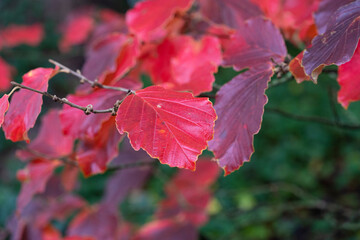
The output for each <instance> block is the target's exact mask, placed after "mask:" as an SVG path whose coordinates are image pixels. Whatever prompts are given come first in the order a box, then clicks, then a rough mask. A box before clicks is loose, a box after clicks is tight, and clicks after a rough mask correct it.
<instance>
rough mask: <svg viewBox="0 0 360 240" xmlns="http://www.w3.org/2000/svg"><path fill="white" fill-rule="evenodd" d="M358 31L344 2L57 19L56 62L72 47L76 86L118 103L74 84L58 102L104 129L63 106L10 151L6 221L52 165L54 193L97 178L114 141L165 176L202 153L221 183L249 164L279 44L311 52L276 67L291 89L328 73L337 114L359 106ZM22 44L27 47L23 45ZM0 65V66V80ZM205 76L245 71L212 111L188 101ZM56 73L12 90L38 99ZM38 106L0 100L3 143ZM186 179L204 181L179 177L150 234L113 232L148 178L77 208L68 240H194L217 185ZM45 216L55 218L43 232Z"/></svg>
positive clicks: (154, 8)
mask: <svg viewBox="0 0 360 240" xmlns="http://www.w3.org/2000/svg"><path fill="white" fill-rule="evenodd" d="M316 9H317V10H316ZM315 10H316V12H315V15H314V16H315V17H314V18H313V17H312V16H313V15H312V14H313V12H314V11H315ZM264 16H266V17H268V18H270V19H267V18H265V17H264ZM325 18H329V20H324V19H325ZM359 19H360V2H359V1H350V0H346V1H341V3H339V1H337V0H322V1H320V0H319V1H299V0H285V1H258V0H251V1H250V0H241V1H238V0H223V1H220V0H198V1H196V0H186V1H183V0H181V1H180V0H174V1H165V0H145V1H142V2H140V3H138V4H137V5H136V6H135V7H134V8H133V9H131V10H129V11H128V12H127V13H126V15H125V16H122V15H120V14H117V13H115V12H112V11H110V10H96V9H94V8H87V9H82V10H79V11H76V12H74V13H72V14H70V15H69V17H68V18H67V19H66V20H65V22H64V23H63V24H62V26H61V27H60V28H61V31H62V32H63V37H62V39H61V41H60V43H59V49H60V50H61V51H62V52H66V51H69V50H70V49H71V47H72V46H74V45H78V44H85V45H86V48H85V49H86V54H85V55H86V58H85V63H84V66H83V69H82V71H81V72H82V74H83V75H84V76H85V77H86V78H88V79H91V80H94V81H95V80H96V82H97V83H100V84H104V85H107V86H111V87H121V88H125V89H131V90H132V91H130V92H128V93H126V92H121V91H114V90H112V89H99V88H96V87H95V88H92V87H90V86H89V85H86V84H85V85H81V86H79V87H78V88H77V89H76V91H75V93H74V94H71V95H69V96H68V97H67V100H68V101H70V102H72V103H75V104H77V105H81V106H89V104H91V106H92V107H93V108H95V109H109V108H112V107H114V108H113V109H114V111H116V112H115V113H116V117H114V116H112V115H110V114H97V115H95V114H93V115H90V116H85V115H84V113H83V112H81V111H80V110H78V109H74V108H71V107H70V106H67V105H65V106H64V107H63V108H62V109H61V110H56V111H50V112H48V113H47V114H46V115H45V116H44V118H43V120H42V127H41V129H40V132H39V134H38V136H37V137H36V138H35V139H34V140H33V141H32V142H31V143H30V144H29V145H28V149H27V150H24V151H19V152H18V156H19V157H20V158H21V159H23V160H26V161H30V163H29V164H28V166H27V167H26V168H25V169H24V170H22V171H20V172H19V173H18V178H19V179H20V180H21V181H22V182H23V186H22V191H21V193H20V197H19V200H18V211H19V212H24V211H25V209H26V208H27V207H28V206H29V205H31V199H32V198H33V196H34V195H36V194H39V193H45V192H46V185H47V184H48V183H49V182H51V179H52V177H53V172H54V169H55V168H57V167H59V166H60V165H63V162H62V161H58V160H61V159H63V158H66V159H67V161H69V162H68V164H70V165H67V166H66V167H65V168H64V171H63V172H62V177H61V178H60V180H59V181H60V182H61V186H62V187H63V189H64V190H66V191H70V190H72V189H73V188H74V186H75V185H76V176H77V174H78V170H77V168H76V167H73V166H72V165H76V166H78V167H79V168H80V170H81V171H82V173H83V174H84V175H85V176H91V175H94V174H98V173H103V172H105V171H106V169H107V167H108V166H109V164H111V163H112V164H114V162H116V161H117V160H116V159H118V158H116V157H117V156H119V157H120V156H121V155H122V154H123V153H121V152H120V153H119V148H118V146H119V143H120V142H121V141H122V140H123V139H124V137H125V134H124V133H126V134H127V136H128V138H129V140H130V144H131V146H132V148H133V149H135V150H140V148H142V149H144V150H145V151H146V152H147V153H148V155H150V156H151V157H153V158H158V159H159V160H160V162H161V163H163V164H168V165H169V166H172V167H180V168H186V169H191V170H195V168H196V162H197V159H198V156H199V155H200V154H201V153H202V151H203V150H204V149H206V148H207V147H209V150H211V151H212V152H213V153H214V156H215V159H216V160H217V162H218V164H219V165H220V166H221V167H222V168H223V169H224V170H225V174H230V173H231V172H233V171H235V170H236V169H238V168H239V167H240V166H242V165H243V163H244V162H246V161H249V160H250V157H251V155H252V153H253V152H254V148H253V139H254V135H255V134H256V133H258V131H259V130H260V127H261V121H262V116H263V112H264V105H265V104H266V103H267V97H266V95H265V91H266V89H267V87H268V82H269V81H270V79H271V77H272V75H273V73H274V69H275V67H276V66H277V65H278V64H280V63H283V62H284V59H285V56H286V55H287V51H286V47H285V43H284V37H283V35H284V36H285V38H286V39H288V40H290V41H292V42H293V43H296V44H300V43H301V44H306V45H308V44H309V43H310V39H312V38H313V37H314V36H315V37H314V39H313V41H312V43H311V46H310V47H308V48H307V49H306V50H305V51H304V52H302V53H301V54H299V55H298V56H297V57H296V58H294V59H293V60H292V62H291V63H290V70H291V72H292V73H293V75H294V76H295V78H296V80H297V81H298V82H301V81H304V80H313V81H316V79H317V77H318V75H319V74H320V73H321V71H322V68H323V67H324V66H326V65H330V64H336V65H341V66H340V67H339V83H340V85H341V90H340V91H339V102H340V103H341V104H343V106H344V107H347V106H348V104H349V102H351V101H356V100H360V92H359V88H356V87H354V84H355V85H359V82H360V81H358V79H357V77H358V76H357V74H356V73H357V71H358V70H357V62H358V60H359V54H360V52H359V50H356V48H357V44H358V41H359V37H360V30H359V29H360V28H359V27H358V25H359ZM9 31H10V32H11V31H13V30H11V29H10V30H9ZM34 32H36V31H35V30H34ZM317 32H318V35H316V34H317ZM281 33H283V35H282V34H281ZM15 35H16V34H15ZM18 35H21V34H18ZM0 36H1V34H0ZM10 36H11V35H10ZM0 39H1V38H0ZM19 39H21V38H16V37H14V39H12V38H7V39H5V40H2V41H1V44H0V45H1V46H13V45H14V44H18V43H19V42H21V41H19ZM29 40H30V42H29V43H30V44H34V43H35V42H36V41H35V40H34V39H32V38H29ZM354 52H355V54H354ZM3 65H5V64H2V65H1V61H0V69H1V66H3ZM219 67H232V68H233V69H235V70H237V71H240V70H244V69H247V71H245V72H244V73H241V74H239V75H237V76H235V77H234V78H233V79H232V80H231V81H229V82H228V83H226V84H225V85H223V86H221V88H220V89H219V90H218V91H217V94H216V98H215V105H214V107H213V105H212V103H211V102H210V101H209V99H208V98H202V97H195V96H199V95H201V94H203V93H205V92H209V91H212V90H213V84H214V81H215V78H214V73H216V72H217V70H218V68H219ZM5 69H7V70H6V71H4V72H5V74H4V76H5V78H9V75H10V71H9V69H8V67H5ZM58 73H59V69H57V68H55V69H51V68H48V69H44V68H37V69H35V70H32V71H30V72H29V73H27V74H25V75H24V77H23V85H25V86H27V87H31V88H33V89H35V90H37V91H41V92H46V91H47V88H48V82H49V80H50V78H51V77H53V76H54V75H55V74H58ZM142 74H146V75H148V76H150V78H151V81H152V83H153V84H154V85H157V86H151V87H147V88H144V89H142V83H141V81H140V77H141V75H142ZM119 101H120V102H121V104H120V105H119V106H117V107H116V108H115V106H116V105H114V104H115V103H116V102H119ZM41 105H42V96H41V95H37V94H35V93H33V92H29V91H28V90H26V89H21V90H20V91H19V92H16V93H14V95H13V97H12V99H11V103H10V105H9V95H4V96H3V97H2V98H1V99H0V125H2V127H3V130H4V132H5V136H6V138H7V139H11V140H12V141H22V140H25V141H27V142H30V139H29V138H28V134H27V133H28V131H29V130H30V129H31V128H32V127H33V126H34V124H35V122H36V119H37V117H38V115H39V113H40V110H41ZM6 112H7V113H6ZM5 113H6V115H5ZM4 115H5V118H4ZM215 120H216V123H215ZM54 123H56V124H54ZM50 129H51V131H50ZM49 132H51V134H48V133H49ZM114 159H115V160H114ZM71 164H72V165H71ZM202 165H204V166H202ZM205 165H206V166H205ZM199 168H204V169H206V170H205V171H204V173H199V172H196V173H198V175H196V174H195V175H191V174H190V173H189V172H181V173H179V175H177V176H176V177H175V179H174V180H173V181H171V182H170V183H169V185H168V186H167V187H166V190H165V192H166V194H167V199H165V200H164V201H163V202H162V203H161V205H160V208H159V210H158V212H157V214H156V216H155V221H154V222H152V223H149V224H148V225H146V226H145V227H144V228H142V229H141V230H140V231H138V232H137V233H136V234H135V235H133V231H132V227H131V224H128V223H124V222H122V221H121V219H120V216H118V214H117V211H116V206H117V205H118V204H119V202H121V200H122V199H123V197H124V196H125V195H126V193H127V192H128V191H129V189H131V188H133V187H138V186H140V185H141V184H142V182H143V181H144V180H145V179H146V177H147V175H148V173H147V172H148V169H147V170H146V171H145V172H142V173H141V172H136V171H143V170H144V169H134V170H129V171H124V172H120V173H119V174H117V175H119V176H117V175H116V176H114V178H113V179H111V180H110V181H109V184H110V185H111V184H119V181H120V180H121V181H123V180H124V178H126V180H127V182H129V184H130V183H131V184H132V185H131V186H127V187H124V188H121V189H117V190H114V189H116V188H109V190H108V191H107V192H106V194H105V196H104V198H103V201H102V202H101V203H99V204H98V205H94V206H88V205H87V206H85V207H82V208H81V212H80V213H79V214H78V215H77V216H76V217H75V219H74V220H73V221H72V222H71V224H70V226H69V230H68V233H69V234H68V235H69V236H74V237H75V236H80V237H89V236H90V237H92V238H94V239H120V238H122V237H123V236H132V237H134V238H135V239H166V236H172V235H174V234H177V235H179V236H183V237H182V238H186V239H192V238H194V236H196V227H197V226H200V225H202V224H204V223H205V222H206V220H207V215H206V205H207V203H208V202H209V199H210V197H211V195H210V192H209V186H210V185H211V183H212V182H213V181H214V179H216V176H217V174H218V171H217V169H216V168H215V167H214V163H211V164H210V163H209V162H206V163H201V162H200V163H199ZM203 174H204V175H203ZM115 177H116V178H115ZM117 179H120V180H117ZM129 179H132V180H131V181H129ZM66 191H65V192H66ZM109 199H112V200H109ZM85 205H86V204H85ZM60 206H61V204H60ZM21 214H23V213H21ZM21 214H20V216H21V217H20V220H19V219H18V221H20V222H19V223H18V224H20V225H21V226H24V225H26V224H27V222H26V221H27V220H26V217H24V219H22V215H21ZM25 216H26V215H25ZM52 217H56V215H54V216H51V217H48V219H49V218H52ZM120 222H122V223H121V224H120ZM94 226H103V227H99V229H96V228H95V227H94ZM18 229H22V228H21V227H19V228H18ZM39 229H40V230H39ZM17 231H19V230H17ZM21 231H24V230H21ZM34 231H35V230H34ZM36 231H40V233H41V234H45V235H46V236H49V237H48V238H51V237H53V236H54V237H53V238H55V239H61V238H62V237H61V235H60V234H59V233H58V231H57V230H56V229H55V228H54V227H52V226H51V225H49V222H46V221H45V223H44V224H42V225H41V226H37V230H36ZM181 234H184V235H181ZM186 234H187V235H186ZM65 239H68V238H65ZM80 239H86V238H80Z"/></svg>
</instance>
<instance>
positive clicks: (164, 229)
mask: <svg viewBox="0 0 360 240" xmlns="http://www.w3.org/2000/svg"><path fill="white" fill-rule="evenodd" d="M197 235H198V234H197V230H196V228H195V227H194V226H193V225H191V224H190V223H187V222H185V221H181V220H180V221H179V220H176V219H165V220H157V221H153V222H150V223H148V224H146V225H145V226H143V227H142V228H141V229H140V231H139V232H138V234H137V235H136V236H135V238H134V240H167V239H172V240H184V239H186V240H196V239H198V236H197Z"/></svg>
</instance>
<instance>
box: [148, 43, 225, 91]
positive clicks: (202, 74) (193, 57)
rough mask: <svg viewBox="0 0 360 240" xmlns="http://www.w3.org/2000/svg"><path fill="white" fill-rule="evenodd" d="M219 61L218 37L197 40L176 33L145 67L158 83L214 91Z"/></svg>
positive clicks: (159, 48) (187, 88) (189, 89)
mask: <svg viewBox="0 0 360 240" xmlns="http://www.w3.org/2000/svg"><path fill="white" fill-rule="evenodd" d="M220 62H221V46H220V42H219V40H218V39H217V38H215V37H210V36H205V37H203V39H201V40H200V41H195V40H193V38H191V37H189V36H177V37H173V38H168V39H165V40H164V41H163V42H162V43H161V44H160V45H159V46H158V47H157V49H156V52H154V55H153V56H151V57H149V58H148V59H146V60H145V66H144V67H145V69H147V70H148V71H149V73H150V76H151V78H152V81H153V82H154V83H155V84H157V85H161V86H163V87H164V88H166V89H173V90H178V91H184V90H188V91H192V92H193V93H194V95H199V94H200V93H202V92H209V91H211V90H212V84H213V82H214V81H215V78H214V75H213V74H214V73H215V72H217V66H218V65H219V64H220Z"/></svg>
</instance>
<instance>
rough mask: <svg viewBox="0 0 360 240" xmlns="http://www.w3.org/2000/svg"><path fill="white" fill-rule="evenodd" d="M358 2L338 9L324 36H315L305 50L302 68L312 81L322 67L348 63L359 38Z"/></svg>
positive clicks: (359, 17) (359, 3) (359, 4)
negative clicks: (310, 45)
mask: <svg viewBox="0 0 360 240" xmlns="http://www.w3.org/2000/svg"><path fill="white" fill-rule="evenodd" d="M359 22H360V2H359V1H356V2H352V3H350V4H348V5H345V6H343V7H341V8H339V9H338V10H337V11H336V12H335V13H334V14H333V15H332V18H331V19H329V23H328V24H327V28H326V31H325V32H324V34H322V35H319V36H316V37H315V38H314V40H313V41H312V47H310V48H308V49H307V50H305V53H304V58H303V62H302V63H303V66H304V68H305V72H306V74H307V75H309V76H310V77H311V78H312V79H313V80H314V81H316V80H317V77H318V72H319V71H318V69H319V68H320V67H322V66H324V65H330V64H336V65H341V64H344V63H346V62H348V61H350V59H351V57H352V56H353V54H354V52H355V49H356V46H357V44H358V41H359V37H360V28H359Z"/></svg>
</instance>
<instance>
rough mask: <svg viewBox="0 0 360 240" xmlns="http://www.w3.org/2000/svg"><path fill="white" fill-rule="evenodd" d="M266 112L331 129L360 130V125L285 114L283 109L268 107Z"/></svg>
mask: <svg viewBox="0 0 360 240" xmlns="http://www.w3.org/2000/svg"><path fill="white" fill-rule="evenodd" d="M266 111H267V112H271V113H276V114H278V115H281V116H283V117H287V118H291V119H294V120H298V121H304V122H313V123H321V124H324V125H328V126H331V127H337V128H343V129H349V130H360V124H350V123H341V122H335V121H332V120H329V119H326V118H322V117H317V116H302V115H297V114H293V113H289V112H285V111H283V110H281V109H277V108H270V107H267V108H266Z"/></svg>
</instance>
